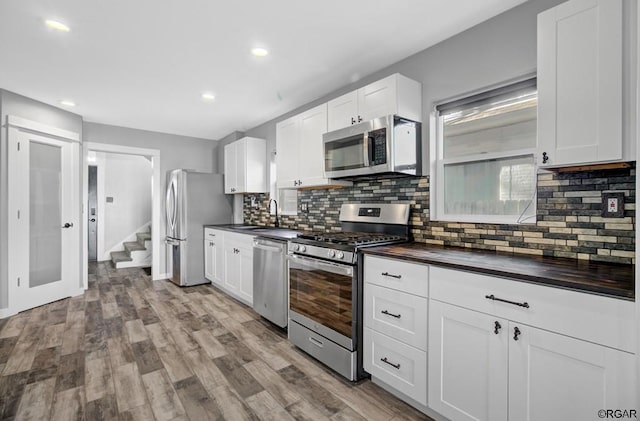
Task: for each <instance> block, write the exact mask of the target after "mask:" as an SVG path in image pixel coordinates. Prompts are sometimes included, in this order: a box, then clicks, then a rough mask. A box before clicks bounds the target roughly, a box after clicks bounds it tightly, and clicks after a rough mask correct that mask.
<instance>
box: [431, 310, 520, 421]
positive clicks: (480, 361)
mask: <svg viewBox="0 0 640 421" xmlns="http://www.w3.org/2000/svg"><path fill="white" fill-rule="evenodd" d="M507 329H508V322H507V321H505V320H502V319H497V318H495V317H491V316H489V315H487V314H483V313H480V312H477V311H473V310H467V309H464V308H460V307H456V306H453V305H450V304H445V303H441V302H439V301H435V300H431V302H430V311H429V387H428V389H429V407H430V408H432V409H433V410H434V411H436V412H438V413H440V414H442V415H444V416H445V417H447V418H449V419H451V420H479V421H485V420H486V421H501V420H506V419H507V380H508V372H507V369H508V365H507V355H508V349H507V344H508V338H507V334H508V333H507ZM496 332H497V333H496Z"/></svg>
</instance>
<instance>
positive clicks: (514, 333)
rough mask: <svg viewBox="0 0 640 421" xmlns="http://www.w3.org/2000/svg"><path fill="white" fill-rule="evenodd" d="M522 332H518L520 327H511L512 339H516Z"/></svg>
mask: <svg viewBox="0 0 640 421" xmlns="http://www.w3.org/2000/svg"><path fill="white" fill-rule="evenodd" d="M521 333H522V332H520V329H518V326H516V327H514V328H513V340H514V341H517V340H518V337H519V336H520V334H521Z"/></svg>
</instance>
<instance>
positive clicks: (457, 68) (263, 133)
mask: <svg viewBox="0 0 640 421" xmlns="http://www.w3.org/2000/svg"><path fill="white" fill-rule="evenodd" d="M562 2H564V0H529V1H527V2H526V3H523V4H522V5H520V6H518V7H515V8H513V9H511V10H508V11H506V12H504V13H502V14H501V15H498V16H496V17H494V18H492V19H490V20H488V21H485V22H482V23H480V24H478V25H476V26H475V27H473V28H470V29H468V30H467V31H465V32H462V33H461V34H458V35H456V36H453V37H451V38H449V39H447V40H445V41H443V42H441V43H439V44H437V45H435V46H433V47H430V48H427V49H426V50H423V51H421V52H419V53H417V54H415V55H413V56H410V57H408V58H406V59H404V60H402V61H400V62H398V63H394V64H393V65H391V66H389V67H387V68H385V69H382V70H380V71H377V72H375V73H373V74H370V75H368V76H366V77H364V78H362V79H361V80H359V81H358V82H355V83H353V84H350V85H347V86H344V87H342V88H340V89H339V90H337V91H334V92H331V93H329V94H327V95H326V96H324V97H321V98H318V99H317V100H315V101H313V102H310V103H308V104H306V105H303V106H301V107H298V108H296V109H295V110H292V111H291V112H289V113H287V114H284V115H282V116H280V117H278V118H276V119H274V120H271V121H268V122H266V123H264V124H262V125H260V126H257V127H254V128H252V129H250V130H247V131H246V135H247V136H255V137H262V138H265V139H267V140H268V143H267V150H268V151H270V150H272V149H275V132H276V131H275V124H276V122H278V121H281V120H284V119H285V118H288V117H290V116H292V115H295V114H298V113H300V112H302V111H305V110H307V109H309V108H311V107H313V106H315V105H318V104H322V103H323V102H326V101H328V100H330V99H333V98H335V97H337V96H339V95H341V94H344V93H346V92H349V91H352V90H354V89H357V88H359V87H362V86H364V85H366V84H368V83H371V82H374V81H376V80H378V79H381V78H383V77H385V76H388V75H390V74H393V73H402V74H403V75H405V76H407V77H410V78H412V79H414V80H417V81H419V82H421V83H422V121H423V125H422V128H423V130H422V132H423V133H422V141H423V148H422V149H423V151H425V156H424V158H425V159H424V168H423V169H424V171H425V174H428V172H427V171H428V159H427V158H428V157H427V155H426V152H427V151H428V150H429V139H428V134H429V119H428V116H429V113H430V111H431V110H432V108H433V106H434V103H435V102H440V101H442V100H446V99H450V98H453V97H456V96H460V95H463V94H466V93H469V92H472V91H476V90H479V89H482V88H486V87H491V86H492V85H496V84H500V83H503V82H505V81H508V80H510V79H513V78H517V77H521V76H524V75H527V74H530V73H532V72H534V71H535V70H536V20H537V15H538V13H540V12H541V11H543V10H546V9H548V8H551V7H554V6H556V5H557V4H560V3H562Z"/></svg>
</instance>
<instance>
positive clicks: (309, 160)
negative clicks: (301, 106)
mask: <svg viewBox="0 0 640 421" xmlns="http://www.w3.org/2000/svg"><path fill="white" fill-rule="evenodd" d="M326 131H327V104H326V103H325V104H322V105H319V106H317V107H314V108H312V109H310V110H307V111H305V112H303V113H301V114H298V115H295V116H293V117H291V118H288V119H287V120H284V121H281V122H279V123H278V124H276V179H277V187H278V188H279V189H281V188H289V189H290V188H298V187H318V186H326V185H347V184H350V183H348V182H344V181H335V180H331V179H327V178H326V177H325V176H324V151H323V147H322V135H323V134H324V133H325V132H326Z"/></svg>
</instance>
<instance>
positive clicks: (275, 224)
mask: <svg viewBox="0 0 640 421" xmlns="http://www.w3.org/2000/svg"><path fill="white" fill-rule="evenodd" d="M271 202H273V203H275V204H276V222H275V223H274V224H273V226H274V227H276V228H278V227H279V226H280V222H279V221H278V202H277V201H276V199H269V206H268V207H269V209H271Z"/></svg>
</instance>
